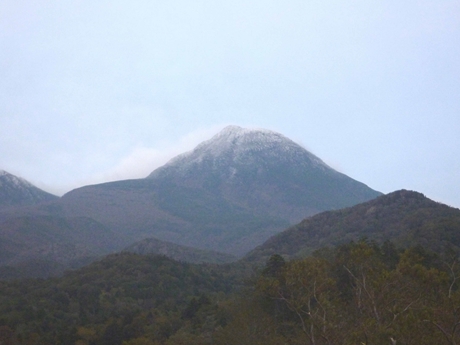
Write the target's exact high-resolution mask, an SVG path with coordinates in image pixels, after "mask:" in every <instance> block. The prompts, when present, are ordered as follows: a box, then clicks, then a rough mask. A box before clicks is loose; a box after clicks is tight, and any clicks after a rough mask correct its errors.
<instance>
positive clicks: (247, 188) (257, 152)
mask: <svg viewBox="0 0 460 345" xmlns="http://www.w3.org/2000/svg"><path fill="white" fill-rule="evenodd" d="M148 179H152V180H155V181H161V183H162V184H163V185H169V186H173V187H171V188H193V189H201V190H204V191H208V192H210V193H212V194H215V195H219V196H220V197H222V198H223V199H224V200H228V201H231V202H232V203H234V204H236V205H238V206H241V207H243V208H245V209H248V210H250V211H251V212H254V213H257V214H259V213H261V214H270V215H271V216H276V217H280V218H282V219H287V220H289V222H293V223H295V222H299V221H300V220H302V219H303V218H305V217H306V216H309V215H312V214H315V213H318V212H321V211H324V210H330V209H339V208H343V207H347V206H351V205H355V204H357V203H359V202H362V201H365V200H369V199H373V198H375V197H377V196H379V195H380V194H381V193H379V192H376V191H374V190H372V189H370V188H369V187H367V186H366V185H364V184H363V183H360V182H358V181H356V180H353V179H351V178H350V177H348V176H346V175H344V174H341V173H339V172H337V171H335V170H334V169H332V168H330V167H329V166H328V165H326V164H325V163H324V162H323V161H322V160H321V159H320V158H318V157H316V156H315V155H313V154H312V153H310V152H308V151H307V150H306V149H304V148H303V147H301V146H300V145H298V144H296V143H295V142H293V141H292V140H290V139H288V138H286V137H285V136H283V135H281V134H279V133H276V132H272V131H269V130H260V129H259V130H258V129H244V128H241V127H238V126H228V127H226V128H224V129H223V130H222V131H221V132H220V133H218V134H217V135H216V136H214V137H213V138H211V139H210V140H208V141H205V142H203V143H202V144H200V145H198V147H196V148H195V149H194V150H193V151H191V152H187V153H184V154H182V155H179V156H178V157H176V158H174V159H172V160H171V161H170V162H168V163H167V164H165V165H164V166H162V167H160V168H158V169H156V170H155V171H154V172H152V173H151V174H150V175H149V176H148Z"/></svg>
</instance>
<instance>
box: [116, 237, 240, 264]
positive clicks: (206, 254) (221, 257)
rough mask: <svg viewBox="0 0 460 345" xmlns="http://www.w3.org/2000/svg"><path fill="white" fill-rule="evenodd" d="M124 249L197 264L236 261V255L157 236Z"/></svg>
mask: <svg viewBox="0 0 460 345" xmlns="http://www.w3.org/2000/svg"><path fill="white" fill-rule="evenodd" d="M123 251H125V252H129V253H135V254H141V255H146V254H149V255H164V256H167V257H168V258H171V259H174V260H177V261H182V262H189V263H195V264H201V263H214V264H223V263H229V262H232V261H236V257H234V256H232V255H229V254H223V253H219V252H213V251H209V250H202V249H196V248H192V247H186V246H181V245H178V244H174V243H171V242H166V241H160V240H157V239H156V238H146V239H145V240H142V241H140V242H136V243H134V244H132V245H130V246H129V247H127V248H125V249H124V250H123Z"/></svg>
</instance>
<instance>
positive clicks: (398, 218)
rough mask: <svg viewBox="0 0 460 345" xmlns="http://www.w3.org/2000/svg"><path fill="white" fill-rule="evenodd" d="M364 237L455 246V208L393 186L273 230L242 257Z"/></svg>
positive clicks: (297, 253) (458, 218) (291, 253)
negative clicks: (372, 196) (386, 191)
mask: <svg viewBox="0 0 460 345" xmlns="http://www.w3.org/2000/svg"><path fill="white" fill-rule="evenodd" d="M361 238H366V239H368V240H369V241H375V242H377V243H379V244H381V243H383V242H384V241H392V242H394V243H395V244H397V245H399V246H401V247H407V246H414V245H422V246H423V247H425V248H428V249H430V250H433V251H436V252H441V251H443V250H445V249H446V248H448V247H449V246H450V247H457V249H459V248H460V210H459V209H456V208H453V207H450V206H447V205H444V204H442V203H438V202H435V201H433V200H430V199H428V198H427V197H425V196H424V195H423V194H422V193H419V192H414V191H408V190H404V189H403V190H398V191H395V192H392V193H389V194H386V195H383V196H380V197H378V198H375V199H373V200H370V201H367V202H364V203H361V204H358V205H355V206H352V207H348V208H344V209H341V210H333V211H325V212H323V213H320V214H317V215H314V216H312V217H309V218H306V219H304V220H303V221H302V222H300V223H299V224H297V225H294V226H292V227H289V228H288V229H286V230H285V231H283V232H281V233H279V234H276V235H274V236H273V237H271V238H270V239H268V240H267V241H266V242H265V243H263V244H262V245H260V246H258V247H256V248H255V249H254V250H252V251H251V252H249V253H248V254H247V255H245V257H244V258H243V261H246V262H259V263H262V262H264V260H266V259H267V258H268V257H270V255H273V254H279V255H283V256H285V257H288V258H296V257H303V256H306V255H309V254H311V253H312V252H313V251H314V250H316V249H320V248H322V247H325V246H336V245H340V244H344V243H347V242H349V241H357V240H359V239H361Z"/></svg>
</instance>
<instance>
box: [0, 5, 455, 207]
mask: <svg viewBox="0 0 460 345" xmlns="http://www.w3.org/2000/svg"><path fill="white" fill-rule="evenodd" d="M227 124H236V125H241V126H244V127H260V128H268V129H272V130H275V131H278V132H281V133H282V134H284V135H286V136H287V137H289V138H291V139H293V140H295V141H297V142H299V143H301V144H302V145H304V146H305V147H306V148H307V149H309V150H310V151H312V152H313V153H314V154H316V155H318V156H319V157H320V158H322V159H323V160H324V161H326V162H327V163H328V164H330V165H331V166H333V167H334V168H336V169H338V170H340V171H341V172H343V173H345V174H347V175H349V176H351V177H353V178H355V179H357V180H359V181H362V182H364V183H366V184H367V185H369V186H370V187H372V188H374V189H377V190H379V191H382V192H384V193H387V192H391V191H394V190H397V189H401V188H406V189H412V190H417V191H419V192H422V193H424V194H426V195H427V196H428V197H430V198H432V199H434V200H436V201H440V202H444V203H447V204H449V205H452V206H455V207H460V135H459V133H460V2H459V1H458V0H455V1H443V0H433V1H431V0H430V1H428V0H427V1H424V0H417V1H411V0H406V1H393V0H385V1H378V0H375V1H368V0H365V1H364V0H363V1H360V0H355V1H353V0H351V1H327V0H322V1H306V0H303V1H297V0H293V1H288V2H286V1H270V0H264V1H262V0H260V1H259V0H245V1H240V0H234V1H225V2H224V1H210V0H209V1H180V0H170V1H156V0H148V1H147V0H145V1H144V0H138V1H135V0H134V1H129V2H128V1H116V0H110V1H108V0H107V1H104V0H101V1H89V0H80V1H62V0H59V1H58V0H46V1H44V0H42V1H31V0H2V1H1V2H0V169H4V170H7V171H9V172H11V173H13V174H16V175H19V176H21V177H23V178H26V179H27V180H29V181H31V182H33V183H35V184H36V185H38V186H40V187H42V188H44V189H46V190H48V191H51V192H54V193H57V194H62V193H64V192H66V191H68V190H70V189H72V188H75V187H79V186H81V185H84V184H89V183H97V182H103V181H108V180H114V179H125V178H136V177H144V176H146V175H148V173H150V172H151V171H152V170H153V169H154V168H156V167H157V166H158V165H160V164H163V163H164V162H165V161H166V160H167V159H168V158H170V157H172V156H173V155H175V154H178V153H180V152H182V151H184V150H188V149H191V148H193V146H194V145H195V144H197V143H199V142H200V141H202V140H205V139H208V138H209V137H210V136H211V135H213V134H214V133H216V132H217V131H218V130H219V129H221V128H222V127H223V126H224V125H227Z"/></svg>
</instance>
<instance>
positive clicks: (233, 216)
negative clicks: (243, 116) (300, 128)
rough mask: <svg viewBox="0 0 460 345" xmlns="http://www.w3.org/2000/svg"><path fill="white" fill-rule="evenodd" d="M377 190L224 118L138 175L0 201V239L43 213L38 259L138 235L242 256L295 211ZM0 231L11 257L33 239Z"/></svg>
mask: <svg viewBox="0 0 460 345" xmlns="http://www.w3.org/2000/svg"><path fill="white" fill-rule="evenodd" d="M379 195H381V193H379V192H377V191H374V190H372V189H371V188H369V187H367V186H366V185H364V184H363V183H360V182H358V181H356V180H354V179H352V178H350V177H348V176H346V175H344V174H341V173H339V172H337V171H335V170H333V169H332V168H330V167H329V166H327V164H325V163H324V162H323V161H322V160H321V159H319V158H318V157H316V156H314V155H313V154H312V153H310V152H308V151H307V150H305V149H304V148H302V147H301V146H299V145H298V144H296V143H294V142H293V141H291V140H290V139H288V138H286V137H284V136H283V135H281V134H279V133H275V132H272V131H268V130H251V129H243V128H240V127H237V126H230V127H227V128H225V129H224V130H223V131H221V132H220V133H218V134H217V135H216V136H214V137H213V138H211V139H210V140H208V141H205V142H203V143H202V144H200V145H198V146H197V147H196V148H195V149H194V150H192V151H190V152H187V153H184V154H182V155H179V156H178V157H176V158H174V159H172V160H171V161H170V162H168V163H167V164H165V165H164V166H163V167H160V168H158V169H156V170H155V171H153V172H152V173H151V174H150V175H149V176H148V177H147V178H144V179H136V180H124V181H117V182H111V183H103V184H98V185H91V186H85V187H82V188H78V189H75V190H73V191H71V192H69V193H67V194H66V195H64V196H63V197H62V198H60V199H58V200H55V201H51V202H48V203H41V204H39V205H37V206H30V207H22V208H20V209H18V208H14V209H12V208H8V210H7V211H2V210H1V209H0V241H2V239H1V238H2V233H3V234H6V233H8V231H10V230H9V229H11V228H12V227H13V225H14V224H16V225H15V226H19V227H20V229H23V230H21V231H22V232H20V233H22V234H26V233H28V232H29V231H30V232H32V233H33V232H34V231H35V230H33V229H35V228H37V227H35V225H34V224H35V223H36V222H38V223H39V224H42V225H43V224H44V223H46V222H49V226H42V225H40V227H38V228H40V229H43V233H42V235H43V236H41V237H40V240H38V239H37V240H36V241H35V243H36V244H37V245H36V247H37V248H41V249H40V250H39V252H40V253H45V254H46V255H45V254H44V255H45V256H46V258H50V257H53V255H55V256H56V255H57V254H56V253H59V250H56V249H53V250H49V249H47V248H57V247H56V246H57V245H59V246H63V247H62V248H64V247H65V246H66V245H68V244H71V245H72V246H73V247H72V248H74V249H73V251H70V250H67V251H63V252H67V253H74V254H72V255H70V254H69V255H70V256H71V257H72V260H74V259H77V258H78V257H79V256H82V257H88V256H91V255H97V254H104V253H107V252H110V251H114V250H122V249H123V248H125V247H127V246H129V245H131V244H133V243H135V242H138V241H142V240H145V239H148V238H155V239H156V240H160V241H168V242H171V243H174V244H178V245H183V246H188V247H193V248H198V249H202V250H211V251H219V252H223V253H226V254H231V255H236V256H242V255H244V254H245V253H247V252H248V251H250V250H251V249H253V248H254V247H256V246H257V245H259V244H261V243H263V242H264V241H265V240H267V239H268V238H269V237H270V236H272V235H274V234H276V233H279V232H280V231H282V230H284V229H285V228H287V227H288V226H290V225H292V224H295V223H297V222H299V221H300V220H302V219H304V218H305V217H308V216H311V215H313V214H316V213H318V212H321V211H325V210H331V209H340V208H343V207H348V206H352V205H355V204H358V203H361V202H364V201H367V200H370V199H373V198H375V197H377V196H379ZM18 224H19V225H18ZM57 224H61V226H62V227H63V230H62V231H61V232H60V231H55V232H53V231H54V230H53V231H52V234H51V235H49V234H47V232H46V230H45V229H46V228H47V227H48V228H50V229H57ZM65 224H67V225H65ZM89 229H93V230H91V231H90V230H89ZM40 231H42V230H40ZM57 234H63V235H62V236H60V237H59V236H57ZM71 234H72V235H71ZM79 234H83V235H81V236H79ZM7 238H8V236H3V239H4V241H5V243H6V244H5V245H6V246H7V248H10V249H9V252H10V253H21V254H20V256H17V255H16V256H15V257H14V258H11V257H10V258H9V259H7V258H4V262H17V261H18V260H19V259H20V258H21V257H27V248H30V247H34V245H33V243H32V244H31V242H30V241H28V240H27V239H26V238H27V236H23V237H21V239H19V238H16V239H15V243H14V245H18V246H23V248H25V249H24V250H23V251H17V250H15V249H13V247H14V245H13V243H9V242H8V243H7ZM32 238H35V237H32ZM76 238H78V239H79V240H78V241H76ZM104 239H105V240H104ZM156 240H155V241H156ZM84 242H86V243H88V246H85V245H84ZM94 243H97V244H98V245H97V246H94V245H93V244H94ZM47 246H48V247H47ZM53 246H54V247H53ZM155 246H157V245H156V244H155V245H154V247H155ZM147 247H148V246H147ZM59 248H61V247H59ZM85 248H90V249H91V250H89V251H86V252H85V251H84V250H83V249H85ZM155 250H156V249H155ZM181 250H182V249H181ZM37 255H38V254H37ZM38 257H39V255H38V256H34V260H37V258H38ZM59 257H60V259H57V258H56V260H60V262H69V260H70V259H69V258H66V256H65V255H64V256H59ZM7 260H10V261H7ZM0 264H1V262H0Z"/></svg>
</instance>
